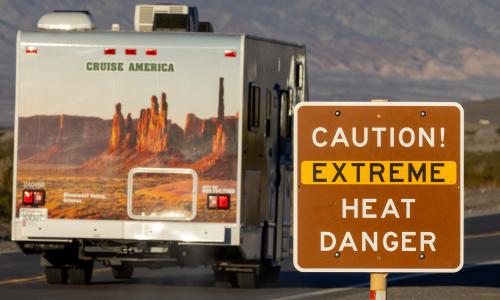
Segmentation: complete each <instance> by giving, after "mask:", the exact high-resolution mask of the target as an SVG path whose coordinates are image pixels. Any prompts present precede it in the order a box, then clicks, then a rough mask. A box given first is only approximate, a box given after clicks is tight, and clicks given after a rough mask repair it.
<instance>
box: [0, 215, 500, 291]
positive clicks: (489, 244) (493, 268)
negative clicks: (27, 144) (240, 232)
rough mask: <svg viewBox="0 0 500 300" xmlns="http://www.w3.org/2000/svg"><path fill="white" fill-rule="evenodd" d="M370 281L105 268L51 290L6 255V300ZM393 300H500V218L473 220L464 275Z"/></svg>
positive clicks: (33, 260)
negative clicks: (259, 279)
mask: <svg viewBox="0 0 500 300" xmlns="http://www.w3.org/2000/svg"><path fill="white" fill-rule="evenodd" d="M368 279H369V276H368V274H361V273H350V274H319V273H299V272H297V271H295V270H294V268H293V266H292V263H291V260H287V261H286V262H285V265H284V269H283V272H282V275H281V278H280V281H279V283H278V284H277V285H276V286H275V287H271V288H262V289H256V290H246V289H237V288H216V287H215V286H214V282H213V278H212V273H211V269H210V268H194V269H181V268H170V269H162V270H155V271H151V270H146V269H138V270H136V273H135V274H134V279H132V280H129V281H118V280H115V279H114V278H113V277H112V275H111V272H110V271H109V269H108V268H105V267H103V266H97V267H96V269H95V272H94V277H93V280H92V283H91V284H90V285H88V286H75V285H50V286H49V285H47V284H46V283H45V281H44V277H43V275H42V269H41V268H40V267H39V257H38V256H34V255H31V256H25V255H23V254H21V253H7V254H0V299H16V300H17V299H37V300H41V299H51V300H53V299H71V300H78V299H86V300H87V299H98V300H104V299H105V300H111V299H121V300H123V299H126V300H132V299H190V300H192V299H218V300H220V299H235V298H237V299H252V300H255V299H311V298H314V299H368ZM388 285H389V290H388V296H389V298H392V299H426V300H430V299H453V300H458V299H500V214H496V215H490V216H482V217H475V218H469V219H467V220H466V221H465V266H464V268H463V270H462V271H460V272H459V273H457V274H391V275H390V276H389V283H388Z"/></svg>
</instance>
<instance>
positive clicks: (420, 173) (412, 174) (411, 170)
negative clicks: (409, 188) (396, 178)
mask: <svg viewBox="0 0 500 300" xmlns="http://www.w3.org/2000/svg"><path fill="white" fill-rule="evenodd" d="M425 166H426V164H425V163H423V164H421V165H420V168H419V169H418V171H417V170H416V169H415V166H413V164H411V163H410V164H408V173H409V174H408V182H413V178H415V181H417V182H418V181H419V180H420V177H422V182H425V179H426V172H425Z"/></svg>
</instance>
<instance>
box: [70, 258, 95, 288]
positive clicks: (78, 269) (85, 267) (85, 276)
mask: <svg viewBox="0 0 500 300" xmlns="http://www.w3.org/2000/svg"><path fill="white" fill-rule="evenodd" d="M93 270H94V262H93V261H91V260H90V261H82V262H80V263H79V264H77V265H75V266H72V267H70V268H69V269H68V277H69V281H70V283H71V284H88V283H90V281H91V280H92V272H93Z"/></svg>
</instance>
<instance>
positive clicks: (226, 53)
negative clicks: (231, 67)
mask: <svg viewBox="0 0 500 300" xmlns="http://www.w3.org/2000/svg"><path fill="white" fill-rule="evenodd" d="M224 57H236V51H234V50H225V51H224Z"/></svg>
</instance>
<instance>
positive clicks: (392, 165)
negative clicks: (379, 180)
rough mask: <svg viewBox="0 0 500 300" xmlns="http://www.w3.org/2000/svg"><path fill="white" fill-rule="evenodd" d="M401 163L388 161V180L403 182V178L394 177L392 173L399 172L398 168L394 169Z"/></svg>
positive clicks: (396, 173) (400, 165)
mask: <svg viewBox="0 0 500 300" xmlns="http://www.w3.org/2000/svg"><path fill="white" fill-rule="evenodd" d="M402 166H403V164H402V163H390V164H389V181H390V182H403V181H404V180H403V178H395V177H394V175H398V174H399V170H396V169H395V168H396V167H402Z"/></svg>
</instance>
